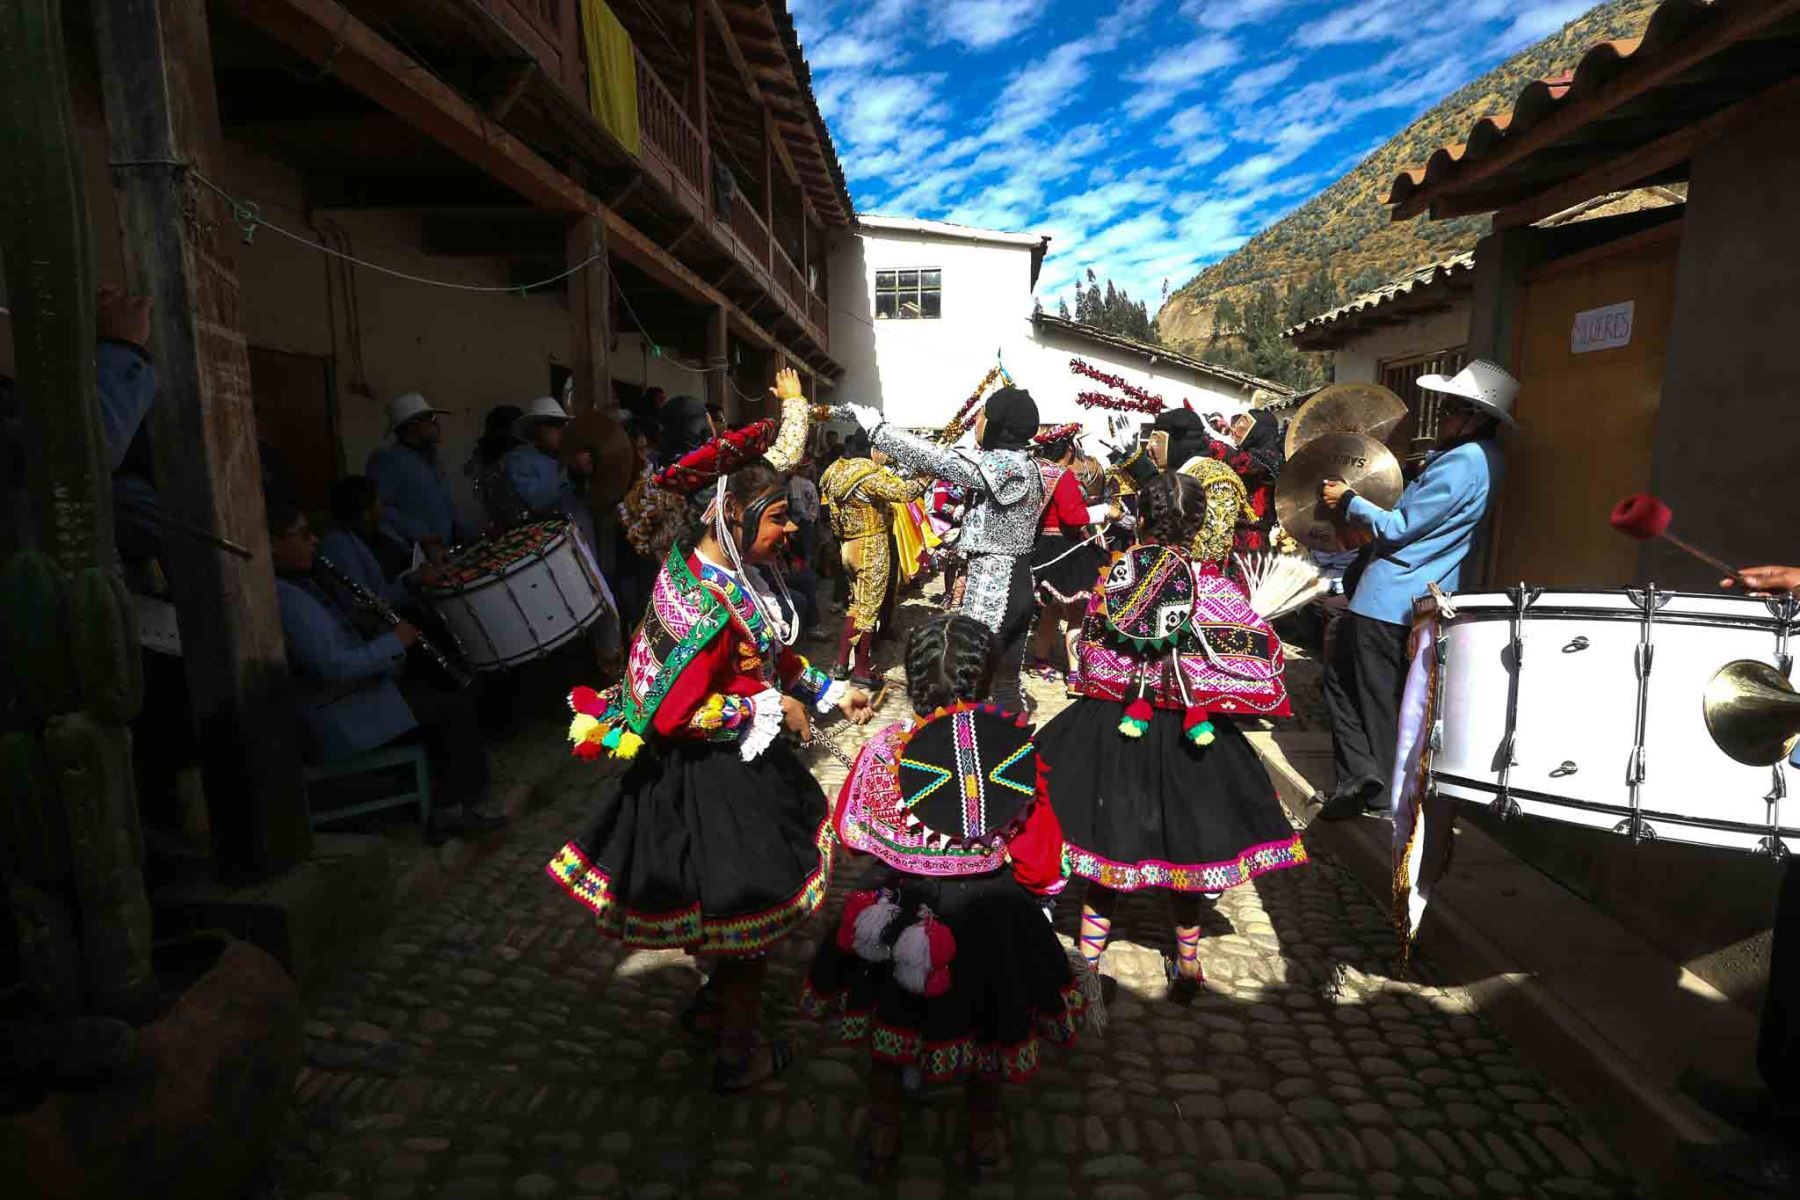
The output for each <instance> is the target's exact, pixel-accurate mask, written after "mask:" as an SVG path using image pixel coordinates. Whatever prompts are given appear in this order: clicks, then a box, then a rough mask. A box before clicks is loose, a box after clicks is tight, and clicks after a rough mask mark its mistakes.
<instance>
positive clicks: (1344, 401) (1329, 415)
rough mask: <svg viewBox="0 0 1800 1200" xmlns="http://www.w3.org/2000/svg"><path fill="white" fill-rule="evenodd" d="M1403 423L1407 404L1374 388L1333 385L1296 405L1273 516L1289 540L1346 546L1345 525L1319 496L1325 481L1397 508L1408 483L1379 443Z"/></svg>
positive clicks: (1321, 547)
mask: <svg viewBox="0 0 1800 1200" xmlns="http://www.w3.org/2000/svg"><path fill="white" fill-rule="evenodd" d="M1405 419H1406V405H1405V403H1404V402H1403V401H1402V400H1401V399H1400V397H1398V396H1396V395H1394V393H1393V392H1391V391H1389V390H1388V389H1387V388H1384V387H1382V386H1381V385H1380V384H1378V383H1336V384H1332V385H1331V386H1330V387H1327V388H1323V389H1321V390H1320V391H1319V393H1318V394H1317V395H1315V396H1314V397H1313V398H1312V399H1310V400H1308V401H1307V402H1306V403H1305V404H1303V405H1301V406H1300V411H1299V412H1298V413H1296V414H1294V419H1293V421H1292V422H1291V423H1290V424H1289V425H1288V433H1287V465H1286V466H1285V467H1283V468H1282V472H1281V477H1280V478H1279V479H1278V480H1277V481H1276V484H1275V514H1276V516H1277V517H1279V518H1280V520H1281V527H1282V528H1283V529H1285V530H1286V531H1287V533H1288V535H1289V536H1291V537H1292V538H1293V539H1294V540H1295V541H1297V542H1299V543H1300V544H1301V545H1303V546H1306V547H1308V548H1310V549H1313V550H1323V551H1335V550H1342V549H1344V548H1345V541H1344V536H1343V535H1344V532H1345V527H1344V523H1343V520H1342V518H1341V517H1340V516H1339V515H1338V514H1337V513H1335V512H1333V511H1332V510H1331V509H1329V508H1328V507H1327V506H1326V505H1325V502H1324V501H1323V500H1322V499H1320V496H1319V489H1320V487H1321V485H1322V484H1324V483H1325V481H1326V480H1330V479H1341V480H1343V481H1344V483H1345V484H1347V485H1348V486H1349V487H1350V489H1351V490H1352V491H1354V492H1355V493H1356V494H1357V495H1359V496H1362V497H1364V498H1365V499H1367V500H1368V501H1370V502H1371V503H1373V504H1375V505H1377V506H1378V507H1381V508H1392V507H1393V506H1394V505H1395V504H1396V503H1398V502H1399V499H1400V492H1401V490H1402V488H1403V487H1404V486H1405V481H1404V480H1403V478H1402V476H1401V472H1400V460H1399V459H1398V458H1396V457H1395V456H1394V452H1393V451H1392V450H1390V449H1388V447H1387V446H1386V445H1385V443H1384V439H1386V438H1387V437H1388V435H1390V434H1392V433H1393V432H1394V430H1396V429H1398V428H1399V427H1400V423H1401V422H1402V421H1404V420H1405Z"/></svg>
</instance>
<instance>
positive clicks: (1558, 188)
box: [1494, 78, 1800, 229]
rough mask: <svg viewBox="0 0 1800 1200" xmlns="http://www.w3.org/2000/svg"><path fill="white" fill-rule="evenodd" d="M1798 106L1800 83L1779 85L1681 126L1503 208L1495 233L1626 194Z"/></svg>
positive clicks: (1796, 81) (1796, 80) (1799, 81)
mask: <svg viewBox="0 0 1800 1200" xmlns="http://www.w3.org/2000/svg"><path fill="white" fill-rule="evenodd" d="M1797 103H1800V78H1794V79H1789V80H1786V81H1785V82H1782V83H1778V84H1776V85H1775V86H1774V87H1772V88H1769V89H1768V90H1767V91H1764V92H1758V93H1757V94H1756V95H1754V96H1752V97H1750V98H1749V99H1748V100H1743V101H1740V102H1739V103H1737V104H1734V105H1732V106H1731V107H1730V108H1727V109H1723V110H1722V111H1720V112H1716V113H1714V114H1713V115H1712V116H1710V117H1706V118H1703V119H1702V120H1699V121H1696V122H1694V123H1693V124H1691V125H1684V126H1682V127H1681V128H1680V129H1677V130H1675V131H1674V132H1672V133H1668V134H1665V135H1664V136H1662V137H1660V138H1657V139H1656V140H1655V141H1653V142H1648V143H1646V144H1644V145H1642V146H1639V147H1638V148H1637V149H1635V150H1632V151H1630V152H1629V153H1626V154H1622V155H1619V156H1618V157H1617V158H1612V159H1608V160H1607V161H1606V162H1603V163H1601V164H1600V165H1599V166H1597V167H1594V168H1593V169H1592V170H1588V171H1583V172H1582V173H1581V174H1579V175H1576V176H1574V177H1573V178H1571V179H1566V180H1564V181H1563V182H1561V183H1559V184H1557V185H1555V186H1554V187H1551V188H1548V189H1546V190H1544V191H1542V192H1539V193H1538V194H1537V195H1535V196H1533V197H1531V198H1530V199H1528V200H1521V201H1519V202H1518V203H1517V204H1512V205H1508V206H1507V207H1506V208H1503V209H1501V210H1500V211H1499V212H1497V213H1495V214H1494V228H1496V229H1507V228H1511V227H1513V226H1517V225H1534V224H1536V223H1537V222H1539V221H1541V220H1543V219H1544V218H1545V217H1551V216H1555V215H1556V214H1557V213H1559V212H1564V211H1566V210H1568V209H1571V208H1573V207H1575V206H1576V205H1577V204H1580V203H1581V202H1582V201H1584V200H1591V199H1593V198H1594V197H1595V196H1604V195H1605V194H1606V193H1608V192H1616V191H1620V190H1622V189H1625V188H1629V187H1631V186H1633V185H1634V184H1636V183H1638V182H1640V181H1641V180H1645V179H1649V178H1651V177H1652V176H1654V175H1657V174H1658V173H1660V172H1662V171H1665V170H1667V169H1668V168H1670V167H1672V166H1675V165H1676V164H1677V163H1681V162H1685V161H1687V160H1688V159H1690V158H1692V157H1693V156H1694V151H1695V150H1697V149H1699V148H1700V147H1701V146H1705V145H1708V144H1710V143H1712V142H1714V141H1717V140H1718V139H1719V138H1720V137H1723V136H1724V135H1725V134H1726V133H1727V132H1729V131H1730V130H1731V129H1733V128H1734V127H1738V126H1742V125H1746V124H1749V123H1751V122H1752V121H1758V120H1761V119H1762V118H1764V117H1766V116H1767V115H1768V114H1770V113H1771V112H1775V111H1777V110H1779V109H1783V108H1787V107H1790V106H1792V105H1794V104H1797Z"/></svg>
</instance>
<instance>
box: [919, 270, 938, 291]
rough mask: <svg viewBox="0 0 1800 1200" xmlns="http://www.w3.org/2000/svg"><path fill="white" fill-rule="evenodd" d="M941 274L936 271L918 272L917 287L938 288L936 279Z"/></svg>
mask: <svg viewBox="0 0 1800 1200" xmlns="http://www.w3.org/2000/svg"><path fill="white" fill-rule="evenodd" d="M942 274H943V272H942V271H937V270H931V271H920V272H919V286H921V287H928V288H934V287H937V286H938V277H939V276H940V275H942Z"/></svg>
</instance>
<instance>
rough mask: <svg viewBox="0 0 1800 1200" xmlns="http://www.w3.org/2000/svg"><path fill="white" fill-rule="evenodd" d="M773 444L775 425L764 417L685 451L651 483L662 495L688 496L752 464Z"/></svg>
mask: <svg viewBox="0 0 1800 1200" xmlns="http://www.w3.org/2000/svg"><path fill="white" fill-rule="evenodd" d="M774 443H775V421H774V419H773V418H768V417H765V418H764V419H762V420H760V421H756V422H753V423H752V424H749V425H746V426H744V427H743V428H742V429H734V430H732V431H731V432H729V433H722V434H720V435H719V436H718V437H716V438H714V439H712V441H710V442H707V443H706V444H705V445H703V446H700V447H697V448H696V449H693V450H690V451H688V452H687V453H686V454H684V455H682V456H681V457H680V458H678V459H676V460H675V461H674V462H672V463H670V464H669V465H668V466H666V467H664V468H663V469H662V470H660V471H658V472H657V473H656V476H655V478H654V479H652V480H651V482H652V483H654V484H655V485H656V486H657V487H659V488H662V489H663V490H664V491H669V492H677V493H679V494H681V495H683V496H691V495H693V494H694V493H695V492H698V491H699V490H700V489H702V488H706V487H711V486H712V484H713V482H714V481H715V480H717V479H718V478H719V477H720V476H721V475H729V474H731V473H732V472H733V471H735V470H737V469H738V468H739V467H742V466H744V465H745V464H747V463H753V462H755V461H756V460H757V459H759V458H761V457H762V456H763V451H765V450H767V449H768V448H769V447H770V446H772V445H774Z"/></svg>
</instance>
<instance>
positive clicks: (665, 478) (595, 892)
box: [547, 371, 871, 1092]
mask: <svg viewBox="0 0 1800 1200" xmlns="http://www.w3.org/2000/svg"><path fill="white" fill-rule="evenodd" d="M782 376H785V377H789V378H785V379H784V378H782ZM791 376H792V372H791V371H784V372H782V373H781V376H778V379H777V387H778V389H779V390H778V392H777V394H778V395H780V396H781V397H782V399H783V413H782V423H781V427H780V430H779V432H778V431H777V429H776V426H775V423H774V422H773V421H762V422H758V423H756V424H755V425H752V426H749V427H748V428H746V429H744V430H740V431H737V432H734V433H732V434H729V435H727V436H725V437H722V438H719V439H716V440H715V441H713V442H712V443H709V444H708V445H707V446H705V447H702V448H701V449H700V450H696V451H694V452H693V453H692V454H690V455H688V456H687V457H686V458H684V459H682V460H681V461H680V462H678V463H676V464H674V465H673V466H671V467H669V468H667V469H665V470H664V472H663V473H662V474H660V475H658V476H657V481H658V484H659V486H662V487H666V488H670V489H672V490H676V491H694V490H697V489H699V488H702V487H707V486H708V485H711V487H710V494H711V496H712V500H711V503H710V505H709V507H708V509H707V512H706V528H705V530H704V531H703V532H701V533H700V534H699V535H698V537H693V536H688V537H684V538H681V539H679V540H678V541H677V542H676V544H675V546H674V548H673V549H672V550H671V551H670V553H669V558H668V561H667V562H666V563H665V564H664V565H663V568H662V571H661V572H660V573H659V574H658V576H657V578H656V583H655V586H654V588H653V589H652V592H651V598H650V605H649V607H648V609H647V610H646V611H645V613H644V619H643V623H642V625H641V626H640V627H639V629H638V632H637V635H636V636H635V637H634V638H633V639H632V644H631V652H630V657H629V660H628V662H627V665H626V672H625V678H624V679H623V680H622V681H621V682H620V683H619V684H618V685H617V686H615V687H614V688H612V689H609V691H608V692H607V693H605V694H597V693H595V692H594V691H593V690H592V689H589V688H577V689H576V690H575V691H574V693H572V694H571V696H570V698H569V701H570V704H571V706H572V707H573V708H574V709H575V713H576V715H575V719H574V722H573V724H572V725H571V726H570V730H569V736H570V738H571V740H572V741H573V742H574V743H575V753H576V754H577V755H579V756H581V757H584V758H597V757H599V756H600V755H601V754H602V753H605V752H608V751H610V752H611V753H612V754H614V755H615V756H617V757H619V758H622V759H627V760H629V764H630V765H629V766H628V767H627V769H626V770H625V771H624V773H623V775H622V776H621V777H619V778H616V779H613V780H609V781H608V782H607V783H605V784H604V785H603V786H602V788H601V791H600V796H599V803H598V806H597V810H596V812H595V815H594V818H593V820H592V821H591V822H590V823H589V824H588V826H587V829H586V831H585V832H584V833H582V834H581V836H579V837H577V838H575V839H574V840H573V841H571V842H569V843H568V844H567V845H565V846H564V847H563V848H562V850H561V851H559V852H558V853H557V855H556V857H555V858H554V859H553V860H551V862H550V864H549V866H548V868H547V869H548V870H549V872H550V875H551V876H552V878H554V879H555V880H556V881H557V883H559V884H560V885H562V887H563V888H564V889H565V890H567V891H568V893H569V894H570V895H571V896H573V897H574V898H575V899H576V900H577V901H579V902H580V903H581V904H583V905H585V906H586V907H587V908H589V909H591V910H592V911H593V914H594V919H595V922H596V924H597V926H598V928H599V930H600V932H601V933H602V934H604V935H606V936H607V937H611V938H616V939H618V940H619V941H621V942H623V943H624V944H625V945H627V946H630V947H633V948H637V949H652V950H662V949H672V948H681V949H686V950H688V951H689V952H691V953H694V954H697V955H703V956H705V957H707V958H708V959H710V960H712V962H713V964H714V965H713V973H712V979H711V981H710V982H709V983H708V985H707V987H706V988H704V989H703V990H702V993H701V996H700V997H699V999H697V1000H696V1002H695V1005H694V1007H693V1008H691V1009H690V1010H689V1013H688V1015H687V1017H686V1018H685V1021H686V1023H687V1024H689V1025H690V1027H696V1028H699V1027H704V1028H706V1029H709V1030H713V1029H716V1030H717V1032H718V1033H719V1038H720V1044H719V1057H718V1061H717V1064H716V1067H715V1071H714V1081H715V1085H716V1086H717V1087H718V1089H719V1090H720V1091H725V1092H735V1091H742V1090H743V1089H745V1088H748V1087H751V1086H753V1085H755V1084H757V1083H760V1082H762V1081H763V1080H765V1079H768V1078H769V1077H771V1076H773V1075H775V1074H777V1073H778V1072H780V1071H781V1070H782V1069H783V1068H784V1067H785V1066H787V1064H788V1063H789V1062H790V1061H792V1058H793V1049H792V1047H791V1046H790V1045H788V1044H786V1043H781V1042H775V1043H767V1042H762V1041H760V1040H759V1039H758V1037H757V1013H758V1008H759V997H760V993H761V990H762V981H763V975H764V968H765V966H766V960H765V959H764V957H763V954H764V952H765V951H766V950H767V949H768V947H769V946H770V945H771V944H773V943H774V942H776V941H778V940H780V939H781V938H783V937H785V936H786V935H788V934H789V933H792V932H793V931H794V929H795V928H797V927H798V926H799V925H800V923H801V922H802V921H804V920H805V919H806V918H807V917H808V916H810V915H811V914H812V913H813V912H814V911H815V910H816V909H817V908H818V907H819V905H820V904H821V903H822V902H823V901H824V899H825V893H826V887H827V884H828V882H829V875H830V870H831V848H832V839H831V831H830V828H829V827H828V824H827V816H828V814H827V812H826V806H825V796H824V793H823V792H822V791H821V790H820V788H819V785H818V782H817V781H816V780H814V779H813V777H812V775H811V773H809V772H808V771H807V769H806V767H805V766H803V765H802V764H801V762H800V760H799V757H798V756H797V755H796V754H795V753H794V750H793V746H792V744H791V742H789V741H788V740H785V739H783V738H781V737H780V736H778V735H780V734H781V733H782V731H783V730H786V731H788V732H789V733H791V734H795V735H798V737H799V738H800V739H801V740H806V739H807V738H808V736H809V735H810V732H811V729H810V723H809V721H810V718H809V715H808V710H809V708H810V709H813V710H816V711H818V712H826V711H829V710H830V709H831V708H832V707H834V706H836V707H840V708H842V709H843V711H844V712H845V714H846V715H847V716H849V717H850V719H851V720H853V721H856V722H857V723H858V724H862V723H866V722H867V721H868V719H869V717H870V715H871V710H870V708H869V700H868V696H867V695H865V694H864V693H863V692H861V691H859V690H857V689H854V688H850V687H848V686H847V685H845V684H843V683H833V682H832V681H831V680H830V679H828V678H827V677H826V676H825V674H824V673H823V672H821V671H819V670H817V669H816V668H814V667H813V666H811V665H810V664H809V663H808V662H807V661H806V660H805V659H804V658H802V657H801V656H800V655H798V654H795V653H794V652H793V650H792V649H790V647H791V646H792V645H793V643H794V639H795V637H796V636H797V635H798V620H797V617H796V615H795V610H794V606H793V604H792V602H791V601H790V600H789V599H788V598H787V594H786V588H785V587H783V586H781V584H780V577H779V576H778V575H775V576H772V577H771V576H765V574H764V573H763V572H762V571H761V570H759V569H758V564H763V563H768V562H770V561H772V560H773V559H774V558H775V556H776V555H777V553H778V552H779V549H780V545H781V543H782V542H783V541H784V540H785V539H786V538H787V536H788V535H790V534H792V533H793V532H794V530H795V527H794V525H793V524H792V523H791V522H790V521H789V520H788V501H787V481H786V479H785V477H784V476H782V474H781V473H780V472H779V471H777V470H776V469H775V468H774V467H773V466H771V465H770V463H769V462H762V461H754V459H755V457H756V455H757V454H759V453H760V452H761V451H763V450H764V449H769V448H770V445H771V442H773V448H772V449H770V459H771V460H774V461H778V462H786V461H788V460H789V458H790V456H791V455H792V454H793V453H795V452H796V451H797V447H798V446H799V445H800V442H801V440H802V439H803V438H804V433H805V426H806V409H805V401H804V400H803V399H800V398H799V397H800V392H799V385H798V381H797V380H794V379H792V378H791ZM796 421H797V428H798V435H797V436H796V435H794V430H795V428H796ZM745 462H748V465H743V466H739V465H738V464H742V463H745ZM734 467H736V469H732V468H734ZM728 470H729V471H730V474H729V475H728V476H727V475H726V474H725V473H724V472H726V471H728ZM740 547H742V549H741V550H740ZM771 578H772V579H773V581H774V587H773V589H772V588H771ZM784 693H785V694H784Z"/></svg>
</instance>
